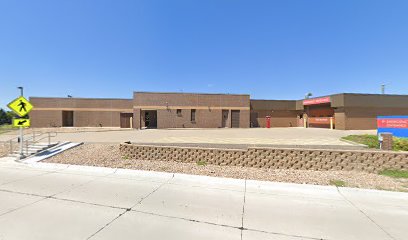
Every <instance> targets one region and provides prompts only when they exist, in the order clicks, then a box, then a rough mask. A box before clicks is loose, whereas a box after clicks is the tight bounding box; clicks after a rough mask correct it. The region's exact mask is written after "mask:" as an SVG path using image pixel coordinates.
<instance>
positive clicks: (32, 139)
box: [4, 131, 57, 154]
mask: <svg viewBox="0 0 408 240" xmlns="http://www.w3.org/2000/svg"><path fill="white" fill-rule="evenodd" d="M44 135H46V136H44ZM56 136H57V132H45V133H36V132H34V131H33V132H32V135H31V136H28V137H25V138H24V139H23V140H24V143H25V149H26V154H27V153H28V146H29V145H30V144H35V143H38V142H39V141H40V140H43V139H46V138H48V145H50V144H51V138H52V137H56ZM19 139H20V137H19V136H16V137H13V138H10V139H9V140H6V141H4V142H8V143H9V146H10V149H9V150H10V152H9V153H10V154H11V153H13V151H14V148H13V143H14V142H15V143H16V144H18V143H19ZM24 143H23V148H24Z"/></svg>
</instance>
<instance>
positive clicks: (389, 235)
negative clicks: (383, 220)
mask: <svg viewBox="0 0 408 240" xmlns="http://www.w3.org/2000/svg"><path fill="white" fill-rule="evenodd" d="M336 188H337V192H338V193H339V194H340V195H341V196H342V197H343V198H344V199H345V200H346V202H348V203H349V204H350V205H351V206H353V207H354V208H355V209H357V210H358V211H359V212H360V213H361V214H363V215H364V216H365V217H366V218H368V220H370V222H372V223H373V224H374V225H376V226H377V227H378V228H379V229H381V231H383V232H384V233H385V234H386V235H387V236H388V237H390V238H391V239H393V240H396V238H394V237H393V236H392V235H391V234H390V233H388V232H387V231H386V230H385V229H384V228H383V227H381V226H380V225H379V224H378V223H376V222H375V221H374V219H372V218H371V217H370V216H368V214H367V213H365V212H364V211H363V210H362V209H360V208H359V207H358V206H357V205H355V204H354V203H353V202H352V201H350V200H349V199H348V198H347V197H346V196H344V194H343V193H342V192H341V191H340V189H339V187H336Z"/></svg>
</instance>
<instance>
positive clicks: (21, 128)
mask: <svg viewBox="0 0 408 240" xmlns="http://www.w3.org/2000/svg"><path fill="white" fill-rule="evenodd" d="M17 88H18V89H20V96H21V97H23V94H24V90H23V87H17ZM23 142H24V135H23V127H22V126H20V159H22V158H23V157H24V154H23Z"/></svg>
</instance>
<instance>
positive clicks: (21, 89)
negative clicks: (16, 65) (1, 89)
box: [17, 87, 24, 96]
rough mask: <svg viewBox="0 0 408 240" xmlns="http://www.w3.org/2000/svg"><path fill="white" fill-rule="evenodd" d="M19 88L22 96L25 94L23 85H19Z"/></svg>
mask: <svg viewBox="0 0 408 240" xmlns="http://www.w3.org/2000/svg"><path fill="white" fill-rule="evenodd" d="M17 88H18V89H20V96H23V95H24V94H23V87H17Z"/></svg>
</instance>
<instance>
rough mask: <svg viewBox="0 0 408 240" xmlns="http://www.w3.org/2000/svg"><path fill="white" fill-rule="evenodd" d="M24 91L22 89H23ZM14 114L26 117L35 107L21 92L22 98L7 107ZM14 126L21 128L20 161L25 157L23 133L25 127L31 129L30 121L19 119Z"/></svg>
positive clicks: (14, 121) (14, 122) (15, 120)
mask: <svg viewBox="0 0 408 240" xmlns="http://www.w3.org/2000/svg"><path fill="white" fill-rule="evenodd" d="M21 90H22V88H21ZM7 106H8V107H9V108H10V109H11V110H13V112H15V113H16V114H17V115H18V116H20V117H24V116H26V115H27V114H28V113H29V112H30V111H31V110H32V109H33V105H31V103H30V102H29V101H28V100H27V99H25V98H24V97H23V94H22V91H21V96H20V97H18V98H16V99H14V100H13V101H11V102H10V103H9V104H8V105H7ZM13 126H16V127H19V128H20V137H19V141H20V149H19V152H20V159H21V158H23V157H24V154H23V143H24V133H23V127H29V126H30V120H29V119H23V118H18V119H14V120H13Z"/></svg>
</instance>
